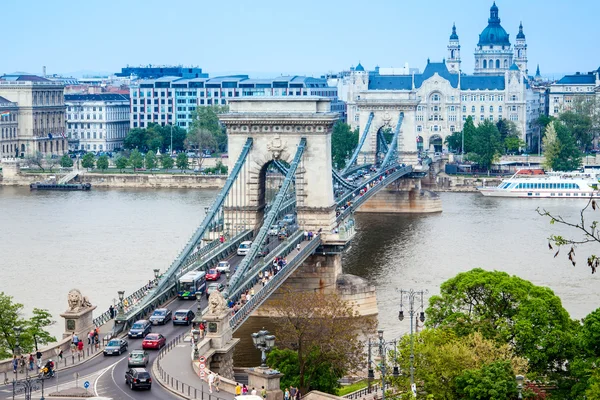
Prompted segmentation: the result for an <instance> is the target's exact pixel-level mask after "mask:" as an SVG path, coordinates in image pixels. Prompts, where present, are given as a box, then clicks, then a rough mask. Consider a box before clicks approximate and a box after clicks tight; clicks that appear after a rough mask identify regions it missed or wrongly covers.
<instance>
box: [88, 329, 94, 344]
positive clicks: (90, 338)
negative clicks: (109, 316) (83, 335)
mask: <svg viewBox="0 0 600 400" xmlns="http://www.w3.org/2000/svg"><path fill="white" fill-rule="evenodd" d="M92 343H94V331H90V333H88V345H90V344H92Z"/></svg>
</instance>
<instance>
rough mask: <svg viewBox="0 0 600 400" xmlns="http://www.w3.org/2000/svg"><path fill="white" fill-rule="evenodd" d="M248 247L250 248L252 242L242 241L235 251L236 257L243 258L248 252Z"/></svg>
mask: <svg viewBox="0 0 600 400" xmlns="http://www.w3.org/2000/svg"><path fill="white" fill-rule="evenodd" d="M250 247H252V242H251V241H250V240H246V241H243V242H242V243H240V246H239V247H238V249H237V255H238V256H245V255H246V254H248V252H249V251H250Z"/></svg>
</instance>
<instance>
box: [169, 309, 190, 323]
mask: <svg viewBox="0 0 600 400" xmlns="http://www.w3.org/2000/svg"><path fill="white" fill-rule="evenodd" d="M195 316H196V314H194V312H193V311H192V310H177V311H175V314H173V325H190V324H191V323H192V320H193V319H194V317H195Z"/></svg>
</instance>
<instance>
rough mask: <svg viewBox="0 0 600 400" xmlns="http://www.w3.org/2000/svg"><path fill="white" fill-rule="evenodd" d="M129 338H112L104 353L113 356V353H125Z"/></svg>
mask: <svg viewBox="0 0 600 400" xmlns="http://www.w3.org/2000/svg"><path fill="white" fill-rule="evenodd" d="M127 346H128V343H127V340H125V339H112V340H111V341H110V342H108V344H107V345H106V347H104V355H105V356H112V355H115V354H116V355H119V356H120V355H121V353H124V352H126V351H127Z"/></svg>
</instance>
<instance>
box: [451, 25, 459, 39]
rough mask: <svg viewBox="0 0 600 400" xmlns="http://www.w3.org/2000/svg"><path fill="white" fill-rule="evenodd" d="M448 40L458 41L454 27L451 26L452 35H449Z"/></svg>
mask: <svg viewBox="0 0 600 400" xmlns="http://www.w3.org/2000/svg"><path fill="white" fill-rule="evenodd" d="M450 40H458V35H457V34H456V25H454V24H453V25H452V35H450Z"/></svg>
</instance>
